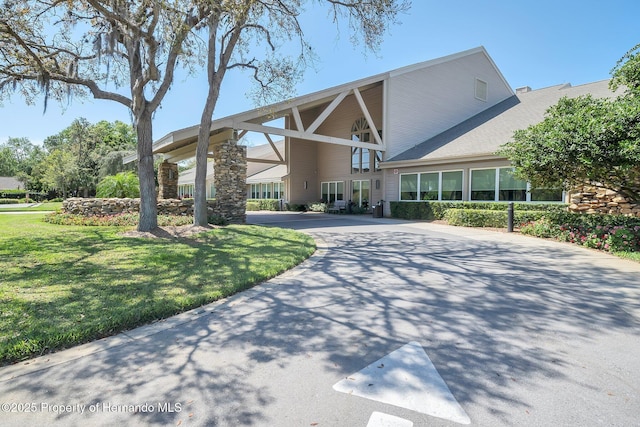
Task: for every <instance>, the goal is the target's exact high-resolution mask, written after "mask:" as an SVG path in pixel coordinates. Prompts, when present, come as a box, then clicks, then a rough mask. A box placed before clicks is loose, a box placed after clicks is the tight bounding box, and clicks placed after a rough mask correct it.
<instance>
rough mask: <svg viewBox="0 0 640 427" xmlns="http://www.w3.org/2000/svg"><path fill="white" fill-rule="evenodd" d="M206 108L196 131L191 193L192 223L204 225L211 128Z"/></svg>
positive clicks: (206, 213) (205, 219)
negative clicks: (194, 166) (196, 138)
mask: <svg viewBox="0 0 640 427" xmlns="http://www.w3.org/2000/svg"><path fill="white" fill-rule="evenodd" d="M208 104H209V100H208V99H207V105H208ZM206 110H207V108H206V107H205V111H204V112H203V118H202V120H201V122H200V130H199V132H198V144H197V147H196V178H195V183H194V184H195V185H194V189H195V194H194V195H193V224H194V225H199V226H203V227H204V226H206V225H207V224H208V223H209V219H208V216H209V215H208V212H207V152H208V151H209V129H211V116H212V114H213V112H210V113H209V116H208V117H209V119H208V120H207V119H206V118H205V114H206Z"/></svg>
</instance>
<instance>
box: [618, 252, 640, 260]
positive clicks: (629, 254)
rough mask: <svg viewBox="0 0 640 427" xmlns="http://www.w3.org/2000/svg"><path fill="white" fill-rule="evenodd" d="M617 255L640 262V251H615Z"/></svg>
mask: <svg viewBox="0 0 640 427" xmlns="http://www.w3.org/2000/svg"><path fill="white" fill-rule="evenodd" d="M613 254H614V255H615V256H618V257H620V258H624V259H630V260H631V261H636V262H640V252H613Z"/></svg>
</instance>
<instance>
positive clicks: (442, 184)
mask: <svg viewBox="0 0 640 427" xmlns="http://www.w3.org/2000/svg"><path fill="white" fill-rule="evenodd" d="M418 195H419V196H420V197H418ZM400 200H462V171H448V172H425V173H411V174H403V175H400Z"/></svg>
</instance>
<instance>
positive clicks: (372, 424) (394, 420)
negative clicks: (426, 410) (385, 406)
mask: <svg viewBox="0 0 640 427" xmlns="http://www.w3.org/2000/svg"><path fill="white" fill-rule="evenodd" d="M367 427H413V422H411V421H409V420H405V419H404V418H400V417H395V416H393V415H389V414H383V413H382V412H373V413H372V414H371V417H369V422H368V423H367Z"/></svg>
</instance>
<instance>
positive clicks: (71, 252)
mask: <svg viewBox="0 0 640 427" xmlns="http://www.w3.org/2000/svg"><path fill="white" fill-rule="evenodd" d="M43 216H44V215H37V214H34V215H1V214H0V365H2V364H7V363H11V362H15V361H19V360H23V359H26V358H29V357H33V356H37V355H40V354H43V353H46V352H49V351H52V350H57V349H62V348H66V347H70V346H73V345H76V344H79V343H83V342H88V341H91V340H95V339H97V338H101V337H105V336H108V335H112V334H115V333H117V332H119V331H123V330H126V329H130V328H133V327H136V326H139V325H142V324H145V323H148V322H151V321H153V320H156V319H161V318H165V317H167V316H171V315H173V314H176V313H179V312H182V311H185V310H188V309H191V308H194V307H197V306H200V305H203V304H206V303H208V302H211V301H215V300H217V299H220V298H223V297H225V296H229V295H231V294H234V293H236V292H239V291H241V290H243V289H246V288H249V287H251V286H252V285H255V284H257V283H259V282H261V281H263V280H265V279H267V278H270V277H273V276H275V275H277V274H279V273H281V272H283V271H285V270H287V269H289V268H291V267H292V266H294V265H296V264H298V263H300V262H301V261H303V260H304V259H306V258H307V257H309V256H310V255H311V254H312V253H313V251H314V250H315V243H314V242H313V240H312V239H311V238H310V237H309V236H307V235H304V234H302V233H298V232H294V231H291V230H284V229H278V228H267V227H258V226H237V225H236V226H227V227H222V228H216V229H213V230H210V231H208V232H206V233H203V234H201V235H199V236H198V237H197V239H183V240H175V239H173V240H170V239H145V238H131V237H123V236H120V235H119V233H120V232H122V231H123V230H124V229H123V228H117V227H86V226H62V225H53V224H48V223H45V222H43V221H42V217H43Z"/></svg>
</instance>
